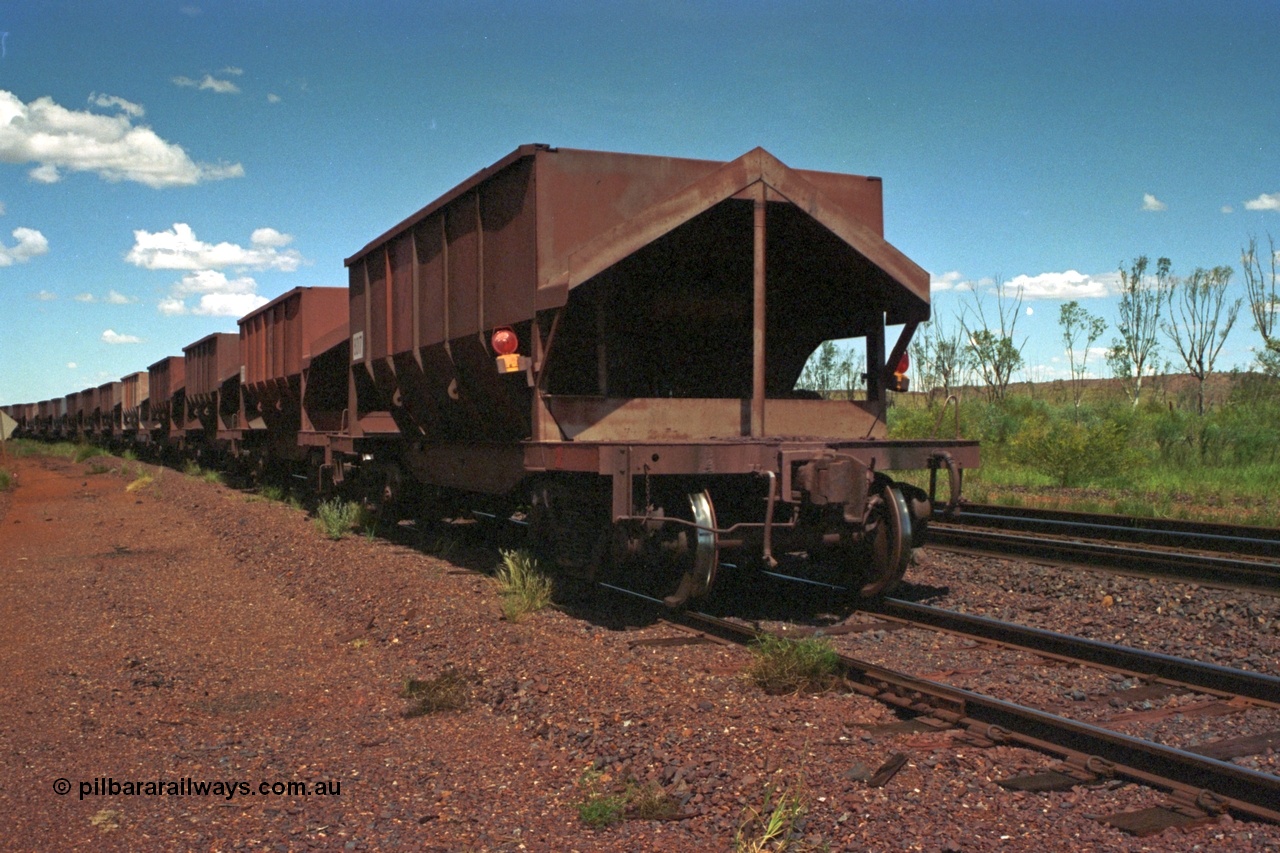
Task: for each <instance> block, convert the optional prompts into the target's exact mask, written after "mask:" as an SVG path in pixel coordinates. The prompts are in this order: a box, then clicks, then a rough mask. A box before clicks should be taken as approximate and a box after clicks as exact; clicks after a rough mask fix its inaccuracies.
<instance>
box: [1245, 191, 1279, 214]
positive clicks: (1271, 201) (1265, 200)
mask: <svg viewBox="0 0 1280 853" xmlns="http://www.w3.org/2000/svg"><path fill="white" fill-rule="evenodd" d="M1244 209H1245V210H1280V193H1263V194H1262V195H1260V196H1258V197H1257V198H1255V199H1251V200H1249V201H1246V202H1245V203H1244Z"/></svg>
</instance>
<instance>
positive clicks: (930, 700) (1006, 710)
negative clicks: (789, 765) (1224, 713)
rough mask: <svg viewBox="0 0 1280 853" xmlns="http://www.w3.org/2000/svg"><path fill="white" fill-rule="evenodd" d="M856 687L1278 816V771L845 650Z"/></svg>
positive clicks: (1154, 783) (712, 629) (1261, 815)
mask: <svg viewBox="0 0 1280 853" xmlns="http://www.w3.org/2000/svg"><path fill="white" fill-rule="evenodd" d="M681 618H683V619H684V620H687V621H688V622H690V623H693V624H698V625H701V626H702V628H703V629H704V630H707V631H708V632H709V633H711V634H713V635H719V636H723V637H729V638H739V639H740V638H743V637H747V638H754V637H760V636H762V635H763V634H764V633H765V632H762V631H757V630H755V629H752V628H747V627H745V626H742V625H737V624H735V623H732V622H728V621H726V620H723V619H720V618H718V617H715V616H710V615H707V614H704V613H693V612H686V613H684V614H682V617H681ZM840 659H841V662H842V664H843V666H844V668H845V674H846V676H847V677H848V678H849V680H850V681H851V683H853V685H854V687H855V689H856V690H857V691H858V692H859V693H862V694H863V695H866V696H868V697H871V698H875V699H877V700H879V701H882V702H886V703H888V704H891V705H894V706H896V707H900V708H903V709H904V710H908V711H912V712H915V713H918V714H925V715H928V716H930V717H933V718H936V719H940V720H942V721H944V722H946V723H948V724H950V725H952V726H955V727H959V728H965V729H968V730H970V731H971V732H972V733H974V734H975V735H977V736H979V737H981V738H985V739H986V740H988V741H992V742H997V743H1009V744H1014V745H1020V746H1024V747H1027V748H1029V749H1035V750H1038V751H1047V752H1051V753H1056V754H1059V755H1062V756H1064V757H1068V758H1076V759H1077V760H1080V759H1083V763H1085V764H1088V765H1091V766H1095V767H1105V768H1106V769H1107V770H1108V771H1109V773H1110V774H1111V775H1114V776H1120V777H1124V778H1128V779H1131V780H1133V781H1136V782H1140V783H1142V784H1144V785H1149V786H1151V787H1155V788H1159V789H1163V790H1167V791H1172V792H1174V793H1175V794H1180V795H1182V797H1183V798H1185V799H1188V800H1190V801H1194V802H1199V803H1204V804H1206V805H1208V806H1211V807H1221V808H1224V809H1228V810H1230V811H1232V812H1234V813H1237V814H1240V815H1247V816H1249V817H1251V818H1254V819H1258V820H1266V821H1270V822H1272V823H1280V811H1278V810H1277V804H1280V776H1272V775H1269V774H1266V773H1260V772H1258V771H1256V770H1250V769H1248V768H1245V767H1241V766H1239V765H1236V764H1231V763H1230V762H1226V761H1219V760H1218V759H1215V758H1208V757H1205V756H1201V755H1196V754H1194V753H1190V752H1185V751H1183V750H1180V749H1175V748H1173V747H1169V746H1164V745H1162V744H1158V743H1153V742H1151V741H1145V740H1142V739H1141V738H1135V737H1132V736H1129V735H1125V734H1121V733H1119V732H1115V731H1111V730H1109V729H1104V728H1101V727H1099V726H1094V725H1090V724H1088V723H1082V722H1079V721H1076V720H1070V719H1067V718H1066V717H1060V716H1058V715H1056V714H1051V713H1048V712H1046V711H1040V710H1037V709H1034V708H1027V707H1024V706H1021V705H1017V704H1014V703H1012V702H1007V701H1005V700H1002V699H996V698H994V697H990V696H984V695H982V694H979V693H973V692H971V691H968V690H963V689H960V688H957V687H952V686H950V685H947V684H942V683H940V682H937V681H931V680H929V679H924V678H918V677H916V676H913V675H908V674H905V673H901V672H897V671H894V670H890V669H886V668H884V667H881V666H877V665H875V664H872V663H868V662H866V661H861V660H858V659H857V658H852V657H849V656H846V655H841V656H840Z"/></svg>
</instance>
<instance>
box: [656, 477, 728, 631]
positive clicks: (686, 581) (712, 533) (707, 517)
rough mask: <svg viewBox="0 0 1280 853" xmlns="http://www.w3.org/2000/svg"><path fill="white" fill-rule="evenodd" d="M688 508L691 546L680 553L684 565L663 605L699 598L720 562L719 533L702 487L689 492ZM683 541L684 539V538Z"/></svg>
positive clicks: (709, 498) (674, 604) (706, 590)
mask: <svg viewBox="0 0 1280 853" xmlns="http://www.w3.org/2000/svg"><path fill="white" fill-rule="evenodd" d="M688 497H689V510H690V512H691V513H692V515H693V523H694V524H695V525H696V527H694V528H693V530H692V532H693V534H694V535H693V543H692V544H693V547H692V548H688V547H686V549H685V552H684V553H683V554H682V555H681V556H682V558H683V562H684V563H685V565H686V566H687V568H686V569H685V570H684V573H683V574H682V575H681V577H680V585H679V586H678V587H676V591H675V592H673V593H671V594H670V595H668V596H667V597H666V598H664V599H663V600H662V601H663V603H664V604H666V605H667V607H670V608H673V609H675V608H678V607H683V606H684V605H685V603H687V602H688V601H689V599H691V598H701V597H702V596H704V595H706V594H707V593H708V592H710V591H711V587H712V586H713V585H714V584H715V581H716V569H717V568H719V566H720V535H719V534H718V533H716V508H715V505H714V504H713V503H712V502H711V495H710V494H708V493H707V490H706V489H703V490H702V491H700V492H692V493H690V494H689V496H688ZM684 541H685V542H687V541H688V540H687V539H685V540H684Z"/></svg>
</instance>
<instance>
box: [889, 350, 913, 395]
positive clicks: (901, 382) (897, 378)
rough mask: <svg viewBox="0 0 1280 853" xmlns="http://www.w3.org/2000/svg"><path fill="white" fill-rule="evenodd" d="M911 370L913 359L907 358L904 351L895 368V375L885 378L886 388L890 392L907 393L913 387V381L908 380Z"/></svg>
mask: <svg viewBox="0 0 1280 853" xmlns="http://www.w3.org/2000/svg"><path fill="white" fill-rule="evenodd" d="M910 368H911V359H910V358H908V357H907V353H906V351H905V350H904V351H903V353H902V357H901V358H899V359H898V363H897V364H896V365H894V367H893V373H892V374H891V375H886V376H885V380H886V381H885V386H886V387H887V388H888V390H890V391H906V390H907V389H908V388H909V387H911V380H910V379H908V378H907V371H908V370H909V369H910Z"/></svg>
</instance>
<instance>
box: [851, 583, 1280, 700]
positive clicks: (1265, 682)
mask: <svg viewBox="0 0 1280 853" xmlns="http://www.w3.org/2000/svg"><path fill="white" fill-rule="evenodd" d="M863 609H864V610H865V611H866V612H868V613H875V614H876V615H878V616H885V617H889V618H895V619H898V620H900V621H902V622H907V623H915V624H924V625H928V626H930V627H933V628H939V629H942V630H945V631H952V632H955V633H958V634H964V635H966V636H977V637H981V638H983V639H987V640H993V641H996V642H999V643H1003V644H1005V645H1008V646H1014V647H1017V648H1020V649H1027V650H1030V651H1033V652H1036V653H1039V654H1050V655H1055V656H1059V657H1063V658H1069V659H1071V660H1078V661H1085V662H1087V663H1092V664H1097V665H1100V666H1105V667H1108V668H1113V669H1121V670H1127V671H1129V672H1133V673H1136V674H1138V675H1143V676H1148V677H1151V678H1159V679H1163V680H1165V681H1169V682H1175V683H1177V684H1178V685H1181V686H1186V687H1191V688H1193V689H1196V690H1205V691H1213V692H1217V693H1222V694H1229V695H1231V696H1244V697H1247V698H1249V699H1253V700H1256V701H1258V702H1261V703H1264V704H1267V705H1270V706H1272V707H1274V708H1280V677H1277V676H1274V675H1268V674H1266V673H1261V672H1249V671H1247V670H1242V669H1234V668H1232V667H1226V666H1220V665H1218V664H1213V663H1203V662H1200V661H1193V660H1187V659H1184V658H1179V657H1174V656H1173V655H1166V654H1163V653H1160V652H1151V651H1145V650H1143V649H1135V648H1133V647H1131V646H1121V645H1117V644H1115V643H1107V642H1103V641H1100V640H1089V639H1085V638H1083V637H1075V636H1071V635H1070V634H1060V633H1058V632H1056V631H1046V630H1044V629H1042V628H1033V627H1030V626H1028V625H1014V624H1010V623H1007V622H1000V621H998V620H996V619H990V618H987V617H985V616H974V615H972V614H968V613H957V612H955V611H953V610H943V609H941V608H938V607H929V606H928V605H924V604H916V603H914V602H910V601H901V600H899V599H896V598H887V599H884V600H883V601H879V602H876V603H875V604H873V605H869V606H868V607H865V608H863Z"/></svg>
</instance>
